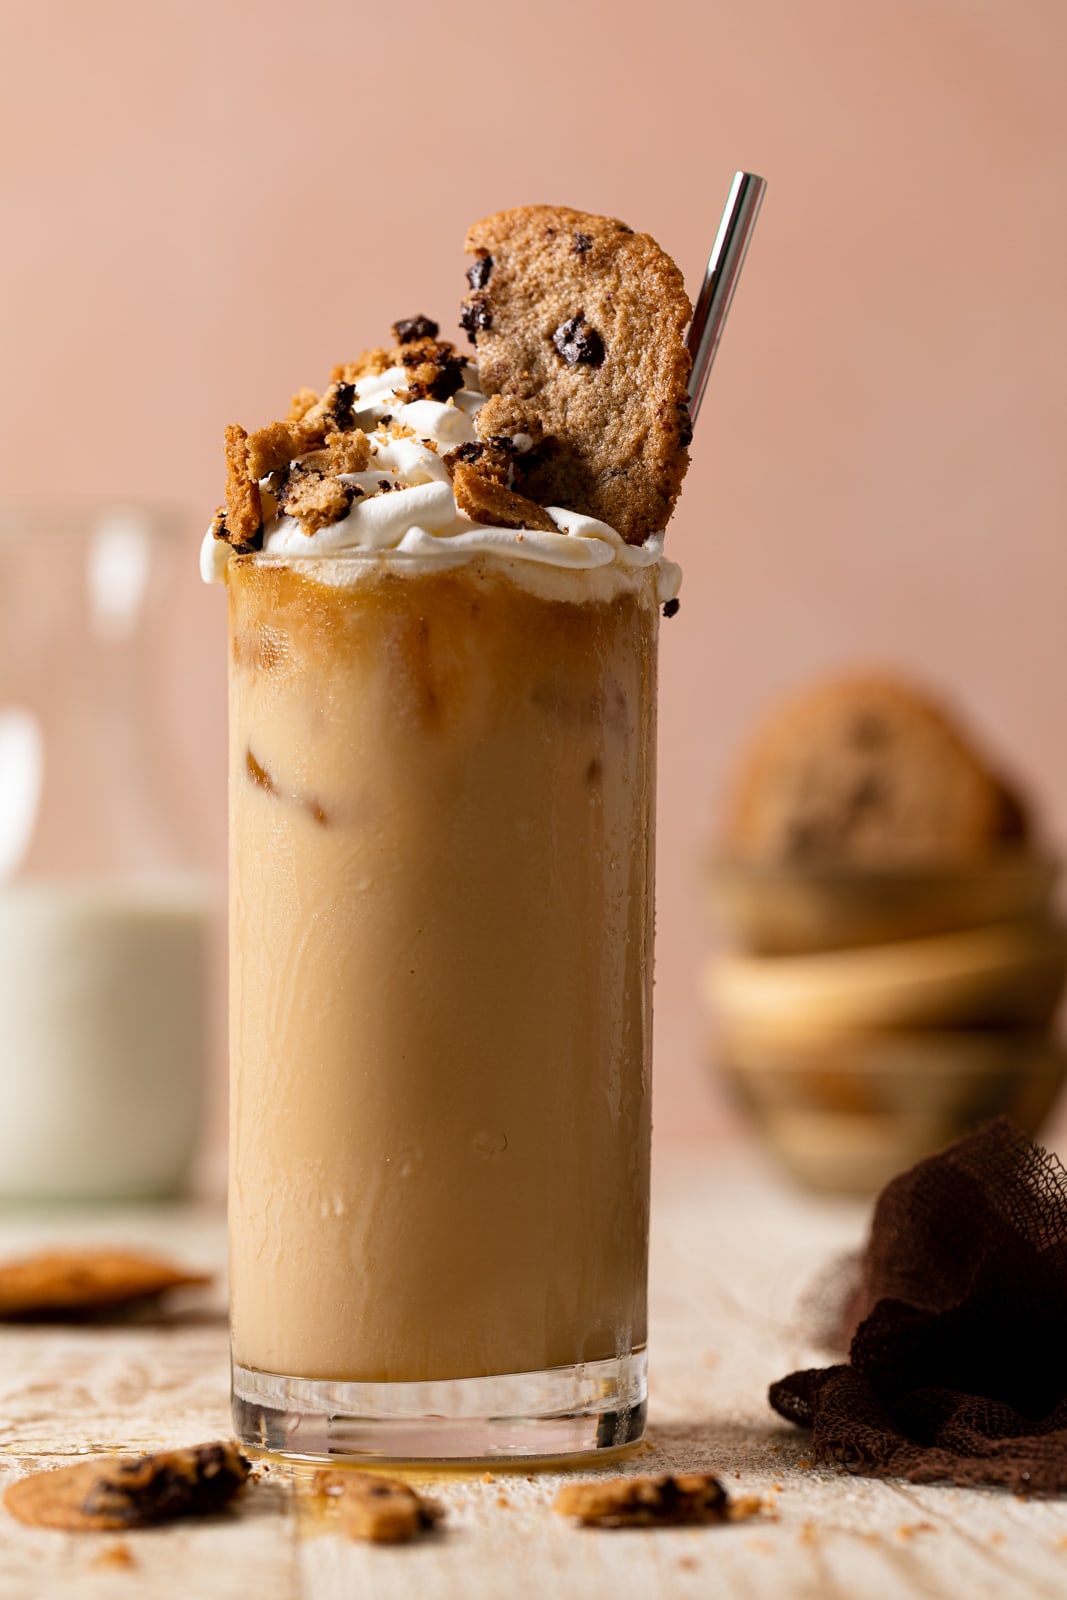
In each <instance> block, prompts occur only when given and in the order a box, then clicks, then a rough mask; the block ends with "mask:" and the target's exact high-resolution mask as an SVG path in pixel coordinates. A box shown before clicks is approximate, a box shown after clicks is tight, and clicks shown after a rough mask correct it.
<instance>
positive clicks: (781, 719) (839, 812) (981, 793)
mask: <svg viewBox="0 0 1067 1600" xmlns="http://www.w3.org/2000/svg"><path fill="white" fill-rule="evenodd" d="M1027 833H1028V821H1027V816H1026V812H1025V809H1024V806H1023V804H1022V801H1021V800H1020V798H1019V796H1018V795H1017V794H1016V793H1015V792H1014V791H1013V790H1012V789H1011V788H1010V787H1009V785H1008V784H1007V783H1006V782H1005V781H1004V779H1003V778H1002V777H1001V776H1000V775H999V774H998V773H997V772H996V771H995V770H994V769H993V767H992V766H991V765H990V764H989V762H988V761H987V759H986V757H985V756H984V754H982V752H980V751H979V750H978V749H977V748H976V747H975V746H974V745H973V744H972V743H971V741H970V739H969V738H968V736H967V734H966V733H965V732H964V731H963V729H962V728H961V727H960V726H959V725H958V724H957V722H956V721H955V719H954V718H953V717H952V715H951V714H950V713H949V712H948V711H947V710H946V709H945V708H944V707H943V706H941V705H940V704H939V703H938V702H937V701H935V700H934V699H932V698H931V697H929V696H927V695H926V694H924V693H922V692H920V691H919V690H917V689H915V688H913V687H911V686H909V685H908V684H906V683H902V682H898V681H897V680H896V679H894V678H891V677H878V676H873V675H872V676H857V677H843V678H835V679H831V680H830V681H829V682H828V683H823V684H821V685H819V686H818V687H816V688H815V689H812V690H810V691H809V692H807V693H806V694H803V695H801V696H800V697H799V698H798V699H796V700H793V701H790V702H789V703H788V704H787V705H786V706H784V707H783V708H782V709H781V710H780V711H778V712H777V713H776V714H775V715H774V716H773V717H772V718H771V719H770V720H769V722H767V724H766V725H765V726H764V727H763V728H762V729H761V730H760V732H759V733H758V734H757V736H756V739H755V742H754V743H753V745H752V747H751V749H750V750H749V752H748V755H747V757H746V759H745V761H744V764H743V768H742V773H741V779H740V782H739V784H738V787H737V793H736V798H735V802H734V806H733V810H732V813H731V816H730V819H729V823H728V829H727V839H726V843H727V848H728V850H729V851H730V852H731V854H734V855H737V856H740V857H744V858H746V859H750V860H759V861H767V862H777V863H783V862H788V863H791V864H793V865H796V866H805V867H807V866H814V865H826V866H834V865H841V866H849V867H857V866H865V867H876V868H877V867H900V866H905V865H919V864H922V865H933V864H937V865H949V864H953V863H959V864H965V863H968V862H973V861H976V860H980V859H982V858H984V857H987V856H989V855H991V854H993V853H994V852H996V851H998V850H1000V849H1003V848H1004V847H1006V846H1010V845H1016V846H1017V845H1019V844H1021V843H1022V842H1023V841H1024V840H1025V838H1026V835H1027Z"/></svg>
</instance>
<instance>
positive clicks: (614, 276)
mask: <svg viewBox="0 0 1067 1600" xmlns="http://www.w3.org/2000/svg"><path fill="white" fill-rule="evenodd" d="M466 248H467V250H468V251H471V252H473V254H474V257H475V260H474V264H473V265H472V266H471V267H470V269H469V271H468V274H467V277H468V281H469V283H470V287H471V292H470V294H469V295H468V296H467V297H466V299H465V301H464V303H463V311H462V316H461V325H462V327H464V328H465V329H466V331H467V334H468V336H469V338H470V339H471V340H472V341H473V343H474V344H475V345H476V347H477V352H478V356H477V359H478V368H479V372H480V374H481V381H482V386H483V388H484V389H485V391H486V393H488V394H490V395H506V396H508V397H509V398H511V399H513V400H515V401H516V402H520V403H521V405H522V407H523V409H524V410H526V411H528V412H529V413H530V414H531V415H532V416H534V417H535V418H536V419H537V421H538V422H539V424H540V425H541V427H542V428H543V431H544V438H543V439H542V440H541V441H540V442H539V443H537V444H536V445H535V446H534V448H532V449H530V450H528V451H527V452H525V454H522V455H520V456H519V457H518V458H517V460H516V466H515V482H514V487H515V488H516V489H518V490H521V492H522V493H523V494H524V495H526V496H528V497H529V498H530V499H531V500H535V501H537V502H538V503H539V504H541V505H559V506H565V507H567V508H568V509H569V510H573V511H582V512H585V513H586V514H587V515H589V516H593V517H598V518H599V519H600V520H601V521H604V522H607V523H610V524H611V526H612V527H614V528H616V529H617V530H618V532H619V533H620V534H621V535H622V536H623V538H624V539H626V540H627V542H628V543H631V544H640V543H642V542H643V541H644V540H645V539H646V538H647V537H648V535H649V534H650V533H654V532H657V531H658V530H661V529H663V528H664V527H665V526H666V524H667V521H668V519H669V517H670V515H671V512H672V510H673V509H674V503H675V501H676V499H677V498H678V493H679V490H680V489H681V484H682V478H683V476H684V475H685V470H686V467H687V466H688V462H689V457H688V453H687V446H688V443H689V437H690V424H689V411H688V396H687V391H686V384H687V382H688V378H689V368H690V356H689V352H688V350H687V349H686V347H685V342H684V339H683V334H684V332H685V328H686V324H687V323H688V322H689V319H690V316H691V307H690V304H689V300H688V297H687V296H686V292H685V287H684V285H683V282H682V275H681V273H680V272H679V270H678V268H677V267H676V266H675V264H674V262H673V261H672V260H671V259H670V257H669V256H667V255H665V254H664V252H663V251H662V250H661V249H660V247H659V246H658V245H657V244H656V242H655V240H653V239H651V238H650V237H649V236H648V234H644V233H634V232H633V230H632V229H630V228H628V227H627V226H626V224H625V223H622V222H618V221H616V220H615V219H614V218H611V217H598V216H591V215H589V214H588V213H586V212H583V211H570V210H568V209H567V208H565V207H561V206H524V207H521V208H520V209H518V210H515V211H503V212H499V213H498V214H497V215H496V216H492V217H486V218H485V219H484V220H483V221H482V222H478V223H475V225H474V227H472V228H471V230H470V232H469V233H468V235H467V241H466Z"/></svg>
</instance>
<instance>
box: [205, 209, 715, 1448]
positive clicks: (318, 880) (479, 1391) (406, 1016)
mask: <svg viewBox="0 0 1067 1600" xmlns="http://www.w3.org/2000/svg"><path fill="white" fill-rule="evenodd" d="M468 248H469V249H470V250H471V251H472V252H473V253H474V254H475V257H476V260H475V263H474V265H473V266H472V268H471V269H470V272H469V274H468V280H469V282H470V285H471V289H472V294H471V296H469V297H468V299H467V301H466V302H465V305H464V308H463V313H462V321H463V326H464V327H466V328H467V329H468V331H469V333H470V335H471V338H472V340H473V341H474V342H475V343H476V344H477V347H478V349H477V353H478V358H479V363H482V362H484V370H485V371H486V373H487V374H488V375H489V387H490V389H491V392H490V393H488V394H487V393H486V392H483V389H482V387H481V383H480V377H479V369H478V367H476V366H475V364H474V362H472V361H468V360H467V359H466V358H465V357H464V356H462V355H460V354H459V353H458V352H457V351H456V350H455V349H454V347H453V346H452V345H451V344H449V343H446V342H444V341H441V340H439V339H438V338H437V327H436V324H434V323H432V322H430V321H429V320H428V319H427V318H425V317H413V318H409V319H408V320H407V321H405V322H401V323H397V324H396V325H395V327H394V330H393V331H394V338H395V340H396V344H395V346H394V348H393V349H392V350H391V351H385V350H369V351H366V352H364V354H363V355H362V356H361V357H360V358H359V359H358V360H357V361H355V362H348V363H345V364H343V365H342V366H339V367H337V368H336V369H335V370H334V373H333V376H332V380H331V383H330V385H329V386H328V388H327V389H326V390H325V392H324V393H323V394H322V395H318V394H316V393H314V392H313V391H311V390H301V391H299V393H298V394H297V395H296V396H295V397H294V400H293V404H292V407H291V410H290V413H289V416H288V418H287V419H286V420H285V421H283V422H277V423H272V424H270V425H268V426H267V427H265V428H260V429H259V430H257V431H256V432H254V433H252V434H247V433H245V431H244V429H243V428H240V427H238V426H236V425H233V426H231V427H230V428H228V429H227V432H226V457H227V468H228V482H227V491H226V504H225V506H223V507H221V508H220V510H219V512H218V514H217V516H216V520H215V523H214V525H213V527H212V530H211V532H210V533H209V535H208V538H207V539H206V541H205V544H204V550H203V557H202V570H203V573H204V576H205V578H206V579H208V580H220V579H221V580H223V581H225V583H226V586H227V589H228V595H229V610H230V685H231V691H230V729H231V746H230V807H231V831H230V884H231V901H230V904H231V921H230V974H231V980H230V1054H231V1089H232V1093H231V1146H230V1153H231V1162H230V1276H231V1307H232V1338H233V1391H234V1425H235V1429H236V1431H237V1433H238V1436H239V1437H240V1438H242V1439H244V1440H246V1441H248V1442H249V1443H258V1444H261V1445H265V1446H267V1447H268V1448H273V1449H277V1450H280V1451H282V1452H285V1453H287V1454H291V1455H302V1456H312V1457H319V1456H330V1455H350V1456H359V1455H367V1454H371V1455H393V1456H401V1457H409V1458H410V1457H418V1456H453V1457H454V1456H478V1455H483V1454H487V1453H495V1452H501V1453H507V1454H511V1455H514V1454H544V1453H546V1452H548V1453H552V1452H557V1451H574V1450H583V1449H592V1448H598V1447H603V1446H611V1445H620V1444H624V1443H626V1442H628V1441H631V1440H633V1439H636V1438H639V1437H640V1434H641V1432H642V1429H643V1425H644V1410H645V1355H644V1351H645V1342H646V1309H645V1283H646V1274H647V1255H648V1168H649V1138H650V1125H651V1116H650V1065H651V1062H650V1055H651V1022H652V989H651V985H652V930H653V857H654V825H653V811H654V796H655V780H654V755H655V711H656V645H657V632H658V627H659V615H660V609H661V607H662V608H663V609H664V611H665V612H666V613H667V614H668V615H670V614H672V613H673V611H674V610H676V609H677V601H676V599H675V596H676V593H677V589H678V585H679V583H680V573H679V571H678V569H677V568H676V567H675V566H673V564H672V563H671V562H669V561H667V560H665V558H664V555H663V531H662V530H663V526H664V524H665V522H666V520H667V518H668V517H669V515H670V510H671V507H672V506H673V503H674V499H675V497H676V496H677V493H678V489H679V486H680V483H681V478H682V474H683V473H684V470H685V464H686V460H687V457H686V444H687V442H688V430H689V424H688V412H687V398H686V389H685V381H686V377H687V375H688V370H689V357H688V354H687V352H686V349H685V346H684V343H683V340H682V333H683V330H684V326H685V323H686V320H687V319H688V316H689V303H688V301H687V300H686V298H685V292H684V288H683V287H682V284H681V278H680V274H679V273H678V271H677V268H676V267H675V266H674V264H673V263H672V262H671V261H670V260H669V258H668V257H666V256H665V255H664V254H663V252H662V251H660V250H659V247H658V246H657V245H656V244H655V243H654V241H653V240H651V239H649V238H648V237H647V235H643V234H634V233H633V232H632V231H631V230H630V229H628V228H626V227H625V226H624V225H623V224H621V223H617V222H614V221H612V220H611V219H605V218H597V217H592V216H589V215H587V214H585V213H579V212H569V211H565V210H558V209H556V210H553V209H549V208H544V207H540V208H539V207H533V208H526V209H524V210H522V211H519V212H512V213H506V214H503V215H502V216H500V217H497V218H489V219H486V223H485V224H482V225H479V228H478V229H475V230H472V234H471V236H470V237H469V239H468ZM546 275H547V276H546ZM549 278H550V279H551V292H549V289H548V288H547V287H545V285H546V284H547V283H548V280H549ZM539 285H540V286H541V287H539ZM542 290H543V291H544V292H542ZM531 308H532V309H531ZM542 324H543V325H542ZM557 500H558V501H559V503H558V504H557V503H555V502H556V501H557ZM550 501H551V502H552V503H550Z"/></svg>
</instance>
